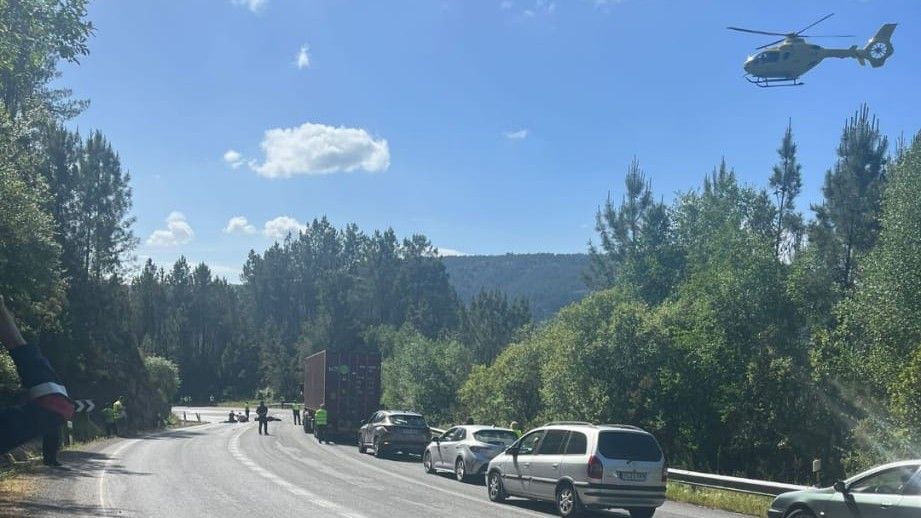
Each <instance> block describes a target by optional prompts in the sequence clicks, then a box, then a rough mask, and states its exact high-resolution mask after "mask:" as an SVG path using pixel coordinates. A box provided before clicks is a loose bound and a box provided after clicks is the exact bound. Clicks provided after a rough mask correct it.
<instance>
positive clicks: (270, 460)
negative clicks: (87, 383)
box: [17, 408, 740, 518]
mask: <svg viewBox="0 0 921 518" xmlns="http://www.w3.org/2000/svg"><path fill="white" fill-rule="evenodd" d="M179 411H181V409H180V410H179ZM196 411H197V412H199V413H200V414H201V416H202V419H203V420H206V421H211V422H210V423H209V424H203V425H200V426H195V427H191V428H184V429H178V430H172V431H167V432H163V433H159V434H153V435H150V436H146V437H143V438H135V439H122V440H115V441H108V442H104V443H101V444H99V445H97V446H96V447H90V448H87V449H86V450H85V451H78V452H67V453H65V454H64V455H63V460H64V461H65V462H67V464H68V469H66V470H48V471H47V472H45V474H44V476H43V482H42V485H41V490H40V491H39V492H38V493H37V495H36V496H34V497H32V498H30V499H28V500H26V501H24V502H21V503H19V508H18V509H17V512H19V513H22V514H24V515H28V516H62V515H66V516H137V517H141V516H165V517H169V518H181V517H194V518H199V517H201V516H224V517H229V516H252V517H262V516H265V517H275V516H308V515H313V514H314V513H322V515H323V516H331V517H339V518H395V517H404V516H405V517H416V516H418V517H445V518H448V517H451V518H457V517H471V518H477V517H493V516H532V517H549V516H553V515H554V513H553V508H552V506H551V505H550V504H545V503H539V502H531V501H526V500H518V499H512V500H511V501H509V503H506V504H494V503H492V502H490V501H489V500H488V499H487V498H486V489H485V488H484V487H483V484H482V483H470V484H462V483H459V482H457V481H455V480H454V479H453V478H452V477H450V476H447V475H428V474H426V473H424V471H423V470H422V466H421V464H420V463H419V462H418V461H417V460H381V459H375V458H373V457H372V456H370V455H362V454H359V453H358V449H357V448H355V446H354V445H352V444H347V445H325V444H324V445H321V444H318V443H317V442H316V441H315V440H314V439H313V436H312V435H306V434H304V432H303V431H302V429H301V428H300V427H298V426H294V425H293V424H292V423H291V414H290V413H289V412H287V411H281V410H275V411H273V412H272V414H273V415H276V416H278V417H279V418H281V419H282V421H281V422H272V423H270V433H271V435H269V436H260V435H259V434H258V433H257V430H256V425H255V424H254V423H221V422H219V421H221V420H223V419H224V418H225V417H226V412H227V410H226V409H216V408H201V409H189V412H196ZM596 515H597V516H609V517H616V516H628V515H627V514H626V513H625V512H617V511H611V512H603V513H596ZM739 516H740V515H736V514H732V513H725V512H720V511H713V510H709V509H704V508H700V507H695V506H691V505H686V504H678V503H672V502H669V503H667V504H666V505H665V506H663V507H662V508H660V509H659V511H658V512H657V513H656V517H658V518H679V517H683V518H703V517H708V518H710V517H713V518H729V517H739Z"/></svg>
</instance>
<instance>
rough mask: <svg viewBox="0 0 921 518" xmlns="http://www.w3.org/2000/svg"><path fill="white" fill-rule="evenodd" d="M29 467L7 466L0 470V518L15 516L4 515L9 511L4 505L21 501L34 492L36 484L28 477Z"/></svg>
mask: <svg viewBox="0 0 921 518" xmlns="http://www.w3.org/2000/svg"><path fill="white" fill-rule="evenodd" d="M30 469H31V466H8V467H4V468H3V469H0V516H15V515H12V514H10V515H8V514H5V513H7V512H8V511H10V509H9V508H8V507H5V503H7V502H9V503H13V502H19V501H22V500H23V499H24V498H26V497H28V496H31V495H33V494H34V493H35V491H36V482H35V480H34V479H33V478H32V477H29V476H28V473H29V470H30Z"/></svg>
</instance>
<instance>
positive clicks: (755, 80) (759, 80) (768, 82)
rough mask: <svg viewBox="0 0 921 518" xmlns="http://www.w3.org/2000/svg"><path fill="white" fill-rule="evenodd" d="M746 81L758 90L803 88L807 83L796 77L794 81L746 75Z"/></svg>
mask: <svg viewBox="0 0 921 518" xmlns="http://www.w3.org/2000/svg"><path fill="white" fill-rule="evenodd" d="M744 77H745V80H746V81H748V82H749V83H751V84H753V85H755V86H757V87H758V88H776V87H778V86H803V85H804V84H806V83H803V82H802V81H800V80H799V78H796V77H794V78H793V79H768V78H766V77H757V76H750V75H747V74H746V75H745V76H744Z"/></svg>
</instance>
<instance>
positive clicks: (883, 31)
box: [857, 23, 896, 68]
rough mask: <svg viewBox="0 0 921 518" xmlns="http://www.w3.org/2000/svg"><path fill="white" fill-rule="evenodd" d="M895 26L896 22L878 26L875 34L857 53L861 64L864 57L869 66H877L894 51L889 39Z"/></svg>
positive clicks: (881, 64)
mask: <svg viewBox="0 0 921 518" xmlns="http://www.w3.org/2000/svg"><path fill="white" fill-rule="evenodd" d="M895 26H896V24H894V23H887V24H885V25H883V26H882V27H880V28H879V30H878V31H877V32H876V34H875V35H874V36H873V37H872V38H870V41H869V42H867V45H866V46H865V47H864V48H863V49H861V51H860V53H859V54H858V58H857V60H858V61H860V64H861V65H862V64H863V60H864V59H866V60H867V61H869V62H870V66H872V67H873V68H879V67H881V66H883V65H884V64H885V63H886V60H887V59H889V56H892V53H893V52H895V49H894V48H893V46H892V42H891V41H890V38H892V33H893V32H894V31H895Z"/></svg>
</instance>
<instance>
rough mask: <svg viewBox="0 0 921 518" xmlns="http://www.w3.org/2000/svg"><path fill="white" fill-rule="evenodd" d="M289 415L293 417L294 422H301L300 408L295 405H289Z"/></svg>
mask: <svg viewBox="0 0 921 518" xmlns="http://www.w3.org/2000/svg"><path fill="white" fill-rule="evenodd" d="M291 415H292V416H293V417H294V424H296V425H298V424H301V409H300V408H298V406H297V405H291Z"/></svg>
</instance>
